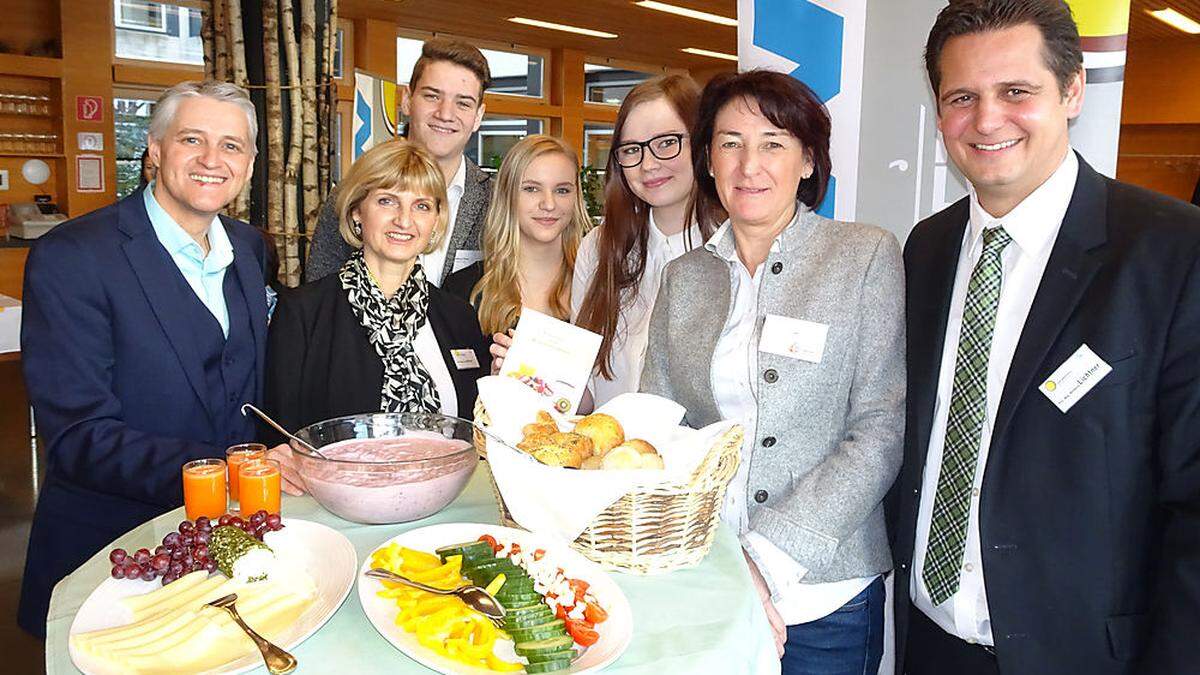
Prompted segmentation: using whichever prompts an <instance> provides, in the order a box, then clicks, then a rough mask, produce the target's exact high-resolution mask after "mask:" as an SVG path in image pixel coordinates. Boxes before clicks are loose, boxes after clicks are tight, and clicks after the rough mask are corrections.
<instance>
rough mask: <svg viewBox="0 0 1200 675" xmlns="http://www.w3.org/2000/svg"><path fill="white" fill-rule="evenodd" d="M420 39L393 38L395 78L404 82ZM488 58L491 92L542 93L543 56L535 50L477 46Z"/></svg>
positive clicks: (535, 95) (416, 56)
mask: <svg viewBox="0 0 1200 675" xmlns="http://www.w3.org/2000/svg"><path fill="white" fill-rule="evenodd" d="M424 44H425V43H424V41H423V40H417V39H414V38H406V37H398V38H396V82H398V83H400V84H408V78H409V77H411V76H412V70H413V66H415V65H416V64H417V59H419V58H421V47H422V45H424ZM479 51H481V52H483V56H484V58H486V59H487V62H488V70H489V71H491V74H492V86H490V87H488V89H487V90H488V91H489V92H491V93H493V94H509V95H513V96H533V97H536V98H541V97H542V95H543V94H542V80H543V76H542V73H543V67H544V63H545V60H544V59H543V58H542V57H541V56H538V55H537V54H523V53H521V52H505V51H499V50H496V49H480V50H479Z"/></svg>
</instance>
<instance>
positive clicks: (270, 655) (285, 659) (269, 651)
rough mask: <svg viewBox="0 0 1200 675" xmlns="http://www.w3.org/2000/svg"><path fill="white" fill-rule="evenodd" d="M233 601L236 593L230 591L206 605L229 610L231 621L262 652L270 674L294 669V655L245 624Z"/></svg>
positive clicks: (279, 674)
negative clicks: (239, 627) (244, 632)
mask: <svg viewBox="0 0 1200 675" xmlns="http://www.w3.org/2000/svg"><path fill="white" fill-rule="evenodd" d="M235 602H237V593H230V594H229V595H226V596H225V597H223V598H217V599H216V600H213V601H212V602H210V603H208V606H209V607H216V608H218V609H223V610H225V611H227V612H229V616H231V617H233V622H234V623H236V624H237V625H238V626H241V628H242V630H244V631H246V635H249V636H250V639H251V640H253V641H254V644H255V646H257V647H258V651H260V652H262V657H263V661H265V662H266V664H267V670H269V671H270V672H271V673H272V675H284V673H290V672H292V671H293V670H295V669H296V666H297V665H298V662H297V661H296V657H294V656H292V655H291V654H289V653H288V652H286V651H284V650H283V649H282V648H281V647H279V646H277V645H275V644H274V643H273V642H271V641H270V640H268V639H266V638H265V637H263V636H261V635H259V634H258V633H257V632H255V631H254V629H253V628H251V627H250V626H247V625H246V622H245V621H243V620H242V617H241V616H240V615H239V614H238V611H237V607H235V606H234V603H235Z"/></svg>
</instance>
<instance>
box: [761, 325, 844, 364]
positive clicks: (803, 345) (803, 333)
mask: <svg viewBox="0 0 1200 675" xmlns="http://www.w3.org/2000/svg"><path fill="white" fill-rule="evenodd" d="M828 336H829V324H827V323H817V322H815V321H805V320H804V319H793V318H791V317H786V316H779V315H778V314H768V315H767V318H766V319H765V320H764V321H763V327H762V335H761V336H760V337H759V339H758V349H759V351H763V352H768V353H770V354H778V355H779V356H786V357H788V358H792V359H800V360H801V361H808V362H809V363H820V362H821V358H822V357H823V356H824V355H825V338H827V337H828Z"/></svg>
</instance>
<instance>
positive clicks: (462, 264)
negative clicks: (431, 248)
mask: <svg viewBox="0 0 1200 675" xmlns="http://www.w3.org/2000/svg"><path fill="white" fill-rule="evenodd" d="M480 260H483V251H473V250H463V251H455V252H454V265H452V266H451V267H450V273H451V274H453V273H455V272H457V271H459V270H461V269H465V268H467V267H470V266H471V265H474V264H475V263H477V262H479V261H480Z"/></svg>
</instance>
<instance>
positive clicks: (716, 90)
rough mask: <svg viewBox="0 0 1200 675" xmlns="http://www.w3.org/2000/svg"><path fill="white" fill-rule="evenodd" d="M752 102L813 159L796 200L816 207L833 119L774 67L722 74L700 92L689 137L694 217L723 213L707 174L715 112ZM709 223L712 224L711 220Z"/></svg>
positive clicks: (828, 164)
mask: <svg viewBox="0 0 1200 675" xmlns="http://www.w3.org/2000/svg"><path fill="white" fill-rule="evenodd" d="M737 99H742V100H745V101H747V102H751V103H754V104H755V105H756V106H757V107H758V110H759V112H760V113H762V116H763V117H765V118H766V119H767V121H768V122H770V123H771V124H774V125H775V126H777V127H779V128H780V129H783V130H785V131H787V132H788V133H789V134H791V135H792V136H794V137H795V138H796V140H798V141H800V144H801V145H802V146H804V151H805V152H806V153H808V156H809V159H811V160H812V165H813V172H812V175H811V176H809V177H808V178H805V179H804V180H801V181H800V184H799V185H797V186H796V199H799V200H800V201H801V202H804V203H805V204H806V205H807V206H808V207H809V208H811V209H816V208H817V206H819V205H820V204H821V200H822V199H824V198H825V190H826V189H827V188H828V187H829V175H830V172H831V171H832V167H833V162H832V160H830V158H829V137H830V133H831V131H832V123H831V121H830V119H829V111H828V110H826V109H825V104H823V103H821V99H820V98H818V97H817V95H816V94H815V93H813V90H812V89H809V88H808V85H806V84H804V83H803V82H801V81H800V80H797V79H796V78H794V77H792V76H791V75H785V74H784V73H779V72H776V71H773V70H761V69H756V70H749V71H746V72H744V73H722V74H720V75H717V76H716V77H714V78H713V79H711V80H709V81H708V85H707V86H705V87H704V93H703V94H702V95H701V96H700V112H699V119H697V121H696V132H695V135H693V136H692V169H693V172H694V173H695V175H696V187H697V191H696V209H695V213H696V217H697V218H698V219H702V220H703V219H705V218H712V217H715V216H714V215H710V214H718V213H722V212H723V209H722V207H721V204H720V197H719V196H718V195H717V184H716V181H715V180H713V177H712V175H711V174H709V156H710V152H709V146H710V145H711V144H712V140H713V133H714V132H715V127H716V124H717V114H718V113H720V112H721V109H722V108H724V107H725V106H726V105H727V104H728V103H730V102H731V101H735V100H737ZM709 225H710V226H711V225H712V223H709Z"/></svg>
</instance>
